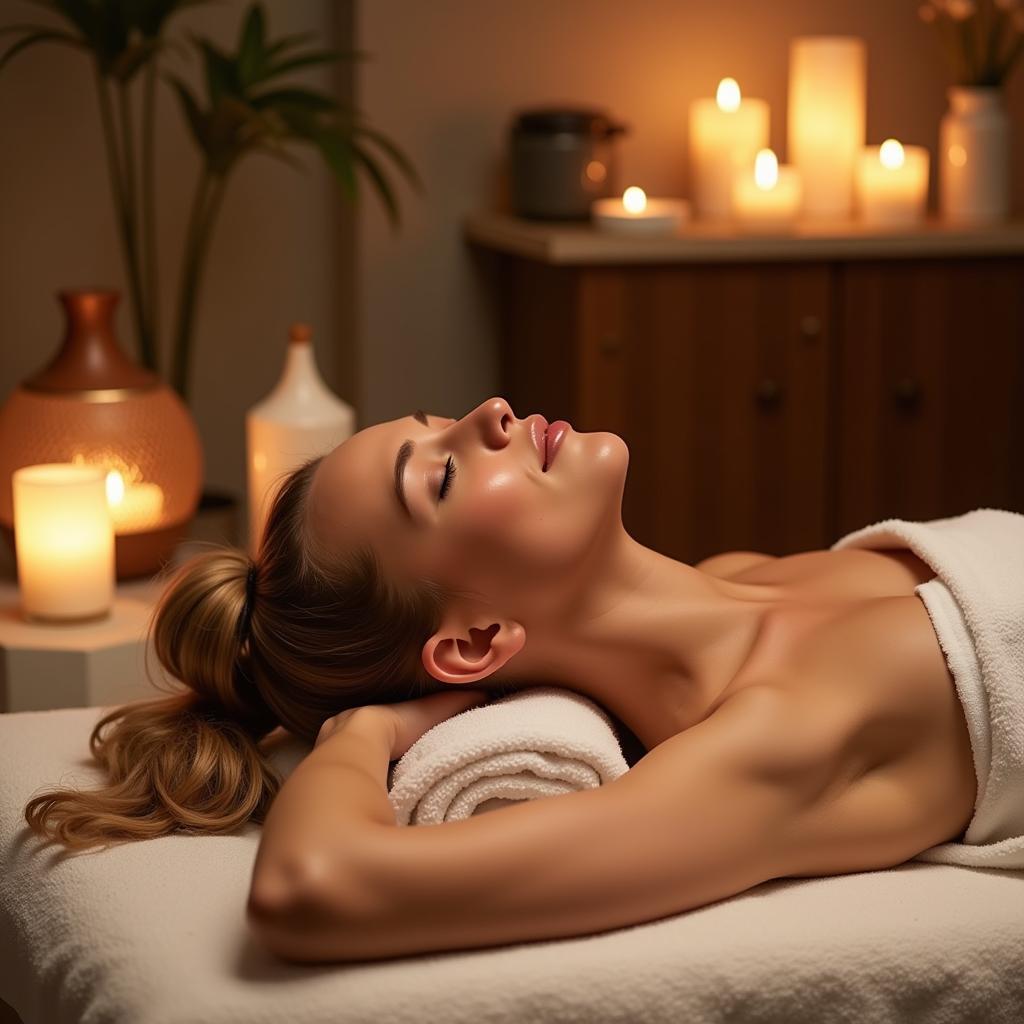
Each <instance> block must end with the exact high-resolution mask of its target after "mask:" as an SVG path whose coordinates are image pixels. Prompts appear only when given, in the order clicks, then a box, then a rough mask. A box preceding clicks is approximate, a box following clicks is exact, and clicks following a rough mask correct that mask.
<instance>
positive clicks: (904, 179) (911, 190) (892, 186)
mask: <svg viewBox="0 0 1024 1024" xmlns="http://www.w3.org/2000/svg"><path fill="white" fill-rule="evenodd" d="M927 196H928V150H926V149H925V148H924V146H903V145H901V144H900V143H899V142H898V141H897V140H896V139H886V140H885V142H883V143H882V145H881V146H865V147H864V149H863V150H862V151H861V154H860V158H859V159H858V161H857V205H858V208H859V210H860V216H861V220H863V221H864V223H865V224H876V225H879V226H887V225H888V226H892V227H901V226H904V225H907V224H917V223H919V222H920V221H922V220H924V209H925V201H926V199H927Z"/></svg>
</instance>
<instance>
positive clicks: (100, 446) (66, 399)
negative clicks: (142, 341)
mask: <svg viewBox="0 0 1024 1024" xmlns="http://www.w3.org/2000/svg"><path fill="white" fill-rule="evenodd" d="M58 295H59V298H60V301H61V303H62V305H63V306H64V311H65V313H66V315H67V321H68V326H67V333H66V334H65V337H64V343H63V345H62V346H61V349H60V351H59V352H58V353H57V356H56V357H55V358H54V360H53V361H52V362H51V363H50V364H49V365H48V366H47V367H46V368H45V369H44V370H42V371H41V372H39V373H37V374H36V375H35V376H33V377H30V378H29V379H28V380H26V381H25V382H24V383H22V384H21V385H20V386H19V387H17V388H16V389H15V390H14V392H13V393H12V394H11V397H10V398H9V399H8V401H7V403H6V404H5V405H4V406H3V408H2V409H0V528H2V530H3V532H4V534H5V536H6V538H7V541H8V543H9V544H10V545H11V547H12V549H13V546H14V512H13V501H12V492H11V474H12V473H13V472H14V470H16V469H19V468H21V467H22V466H30V465H35V464H37V463H41V462H72V463H87V464H98V465H102V466H104V467H105V468H106V470H107V501H108V504H109V505H110V509H111V514H112V516H113V520H114V532H115V558H116V562H117V577H118V579H126V578H130V577H136V576H144V575H148V574H152V573H154V572H156V571H157V570H159V569H160V567H161V566H162V564H163V563H164V562H165V561H166V560H167V559H168V558H169V557H170V555H171V552H172V551H173V549H174V547H175V545H176V544H177V543H178V541H179V540H181V539H182V537H183V536H184V535H185V533H186V531H187V529H188V526H189V523H190V522H191V520H192V518H193V516H194V515H195V511H196V507H197V506H198V504H199V493H200V488H201V485H202V475H203V457H202V448H201V445H200V440H199V434H198V431H197V430H196V426H195V422H194V421H193V419H192V416H191V414H190V413H189V411H188V409H187V408H186V407H185V405H184V404H183V403H182V401H181V399H180V398H179V397H178V396H177V394H176V393H175V392H174V391H173V390H172V389H171V388H169V387H168V386H167V385H166V384H164V383H163V381H162V380H161V379H160V378H159V377H158V376H157V375H156V374H154V373H151V372H149V371H148V370H145V369H143V368H141V367H139V366H137V365H135V364H134V363H133V362H132V361H131V360H130V359H129V358H128V357H127V356H125V355H124V353H123V352H122V351H121V349H120V348H119V346H118V344H117V342H116V340H115V338H114V331H113V316H114V309H115V307H116V305H117V303H118V301H119V299H120V295H119V293H118V292H116V291H108V290H99V289H96V290H80V291H79V290H76V291H62V292H59V293H58Z"/></svg>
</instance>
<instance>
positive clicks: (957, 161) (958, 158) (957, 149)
mask: <svg viewBox="0 0 1024 1024" xmlns="http://www.w3.org/2000/svg"><path fill="white" fill-rule="evenodd" d="M946 156H948V157H949V162H950V163H951V164H952V165H953V166H954V167H963V165H964V164H965V163H967V150H966V149H964V147H963V146H961V145H958V144H956V143H954V144H953V145H952V146H950V147H949V150H948V152H947V153H946Z"/></svg>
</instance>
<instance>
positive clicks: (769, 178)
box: [754, 149, 779, 192]
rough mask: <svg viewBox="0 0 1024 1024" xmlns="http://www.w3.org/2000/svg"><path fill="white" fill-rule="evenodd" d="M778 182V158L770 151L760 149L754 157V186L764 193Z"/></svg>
mask: <svg viewBox="0 0 1024 1024" xmlns="http://www.w3.org/2000/svg"><path fill="white" fill-rule="evenodd" d="M778 181H779V158H778V157H777V156H776V155H775V154H774V153H773V152H772V151H771V150H770V149H762V150H759V151H758V154H757V156H756V157H754V184H755V185H757V187H758V188H760V189H764V190H765V191H766V192H768V191H769V190H771V189H773V188H775V186H776V185H777V184H778Z"/></svg>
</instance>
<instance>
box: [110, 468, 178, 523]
mask: <svg viewBox="0 0 1024 1024" xmlns="http://www.w3.org/2000/svg"><path fill="white" fill-rule="evenodd" d="M106 490H107V503H108V504H109V505H110V514H111V516H112V517H113V520H114V532H115V533H119V534H123V533H138V532H140V531H142V530H152V529H154V528H155V527H157V526H159V525H160V517H161V516H162V515H163V511H164V492H163V491H162V490H161V489H160V486H159V485H158V484H150V483H137V484H127V485H126V484H125V482H124V477H122V476H121V474H120V473H119V472H118V471H117V470H116V469H112V470H110V472H109V473H107V479H106Z"/></svg>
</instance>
